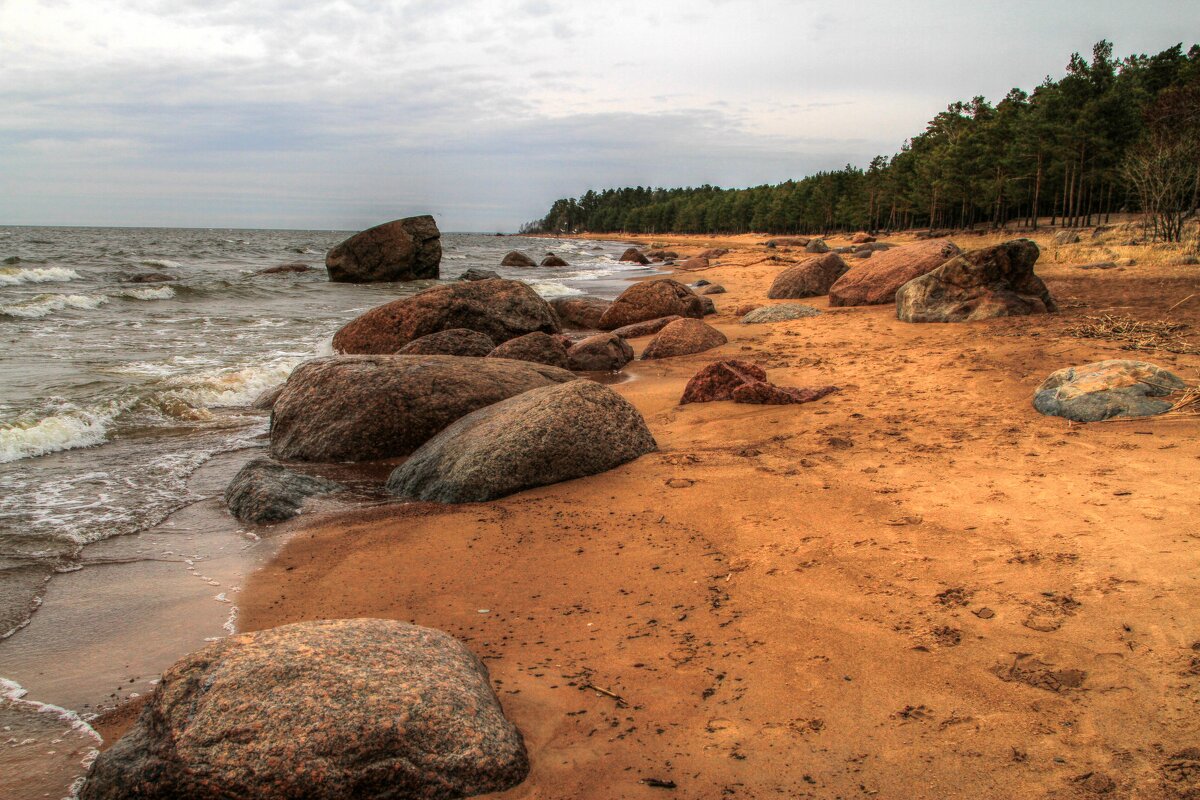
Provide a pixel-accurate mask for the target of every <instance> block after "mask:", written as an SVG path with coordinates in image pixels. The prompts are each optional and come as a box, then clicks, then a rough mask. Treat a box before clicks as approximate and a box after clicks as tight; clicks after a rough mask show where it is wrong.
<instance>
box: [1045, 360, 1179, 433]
mask: <svg viewBox="0 0 1200 800" xmlns="http://www.w3.org/2000/svg"><path fill="white" fill-rule="evenodd" d="M1185 388H1187V387H1186V384H1185V383H1184V382H1183V381H1182V380H1180V379H1179V376H1177V375H1175V374H1174V373H1172V372H1168V371H1167V370H1165V369H1163V368H1162V367H1159V366H1156V365H1154V364H1148V363H1146V362H1145V361H1130V360H1126V359H1111V360H1109V361H1097V362H1095V363H1093V364H1085V365H1083V366H1082V367H1067V368H1066V369H1060V370H1058V371H1057V372H1055V373H1053V374H1052V375H1050V377H1049V378H1046V380H1045V381H1044V382H1043V383H1042V385H1041V386H1039V387H1038V388H1037V391H1036V392H1035V393H1034V395H1033V407H1034V408H1036V409H1037V410H1038V411H1040V412H1041V413H1043V414H1046V415H1048V416H1055V417H1066V418H1067V419H1070V420H1074V421H1075V422H1100V421H1101V420H1106V419H1110V418H1112V417H1149V416H1153V415H1155V414H1162V413H1163V412H1165V411H1169V410H1170V409H1171V406H1172V405H1173V404H1174V403H1173V401H1172V399H1170V398H1169V395H1171V394H1172V393H1174V392H1178V391H1181V390H1183V389H1185Z"/></svg>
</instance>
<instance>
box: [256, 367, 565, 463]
mask: <svg viewBox="0 0 1200 800" xmlns="http://www.w3.org/2000/svg"><path fill="white" fill-rule="evenodd" d="M573 380H575V376H574V375H572V374H571V373H570V372H567V371H566V370H564V369H558V368H556V367H548V366H545V365H543V364H533V363H530V362H526V361H509V360H507V359H500V358H463V357H459V356H438V355H433V356H398V355H390V356H333V357H329V358H318V359H314V360H312V361H306V362H304V363H303V364H301V365H300V366H298V367H296V369H295V370H293V372H292V374H291V377H289V378H288V381H287V384H286V385H285V386H284V387H283V392H281V393H280V395H279V399H278V400H277V401H276V402H275V410H274V412H273V413H272V414H271V453H272V455H274V456H276V457H277V458H282V459H291V460H296V461H325V462H330V461H375V460H378V459H381V458H395V457H397V456H403V455H408V454H409V453H411V452H412V451H413V450H416V449H417V448H418V447H420V446H421V445H422V444H424V443H425V441H426V440H428V439H429V438H430V437H432V436H433V435H434V434H436V433H437V432H438V431H440V430H442V429H443V428H445V427H446V426H447V425H449V424H450V423H451V422H454V420H456V419H458V418H459V417H462V416H464V415H466V414H469V413H471V412H472V411H474V410H475V409H477V408H482V407H483V406H487V405H491V404H492V403H496V402H499V401H500V400H504V399H506V398H509V397H512V396H513V395H517V394H520V393H521V392H526V391H529V390H530V389H536V388H539V387H543V386H549V385H551V384H555V383H563V382H565V381H573Z"/></svg>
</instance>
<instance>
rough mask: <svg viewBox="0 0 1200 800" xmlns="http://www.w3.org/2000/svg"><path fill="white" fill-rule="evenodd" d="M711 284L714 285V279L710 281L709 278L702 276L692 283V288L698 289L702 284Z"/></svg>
mask: <svg viewBox="0 0 1200 800" xmlns="http://www.w3.org/2000/svg"><path fill="white" fill-rule="evenodd" d="M711 285H712V281H710V280H709V279H708V278H701V279H700V280H698V281H696V282H695V283H693V284H692V285H691V288H693V289H698V288H700V287H701V286H711Z"/></svg>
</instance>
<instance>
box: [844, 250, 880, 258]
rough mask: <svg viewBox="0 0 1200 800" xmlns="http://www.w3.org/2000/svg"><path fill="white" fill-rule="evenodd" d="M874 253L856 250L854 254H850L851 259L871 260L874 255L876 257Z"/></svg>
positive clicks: (872, 251)
mask: <svg viewBox="0 0 1200 800" xmlns="http://www.w3.org/2000/svg"><path fill="white" fill-rule="evenodd" d="M874 253H875V251H874V250H855V251H854V252H853V253H851V254H850V257H851V258H870V257H871V256H872V255H874Z"/></svg>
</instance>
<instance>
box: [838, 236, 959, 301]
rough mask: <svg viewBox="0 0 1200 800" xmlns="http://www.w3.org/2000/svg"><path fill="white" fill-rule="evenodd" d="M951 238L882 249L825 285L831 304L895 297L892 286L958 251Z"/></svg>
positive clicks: (942, 261) (927, 270)
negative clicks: (866, 260)
mask: <svg viewBox="0 0 1200 800" xmlns="http://www.w3.org/2000/svg"><path fill="white" fill-rule="evenodd" d="M961 252H962V250H960V249H959V248H958V246H957V245H956V244H954V242H951V241H948V240H946V239H933V240H929V241H925V242H919V243H917V244H910V245H907V246H905V247H896V248H893V249H891V250H883V251H880V252H878V253H876V254H875V256H874V257H873V258H871V260H870V261H869V262H868V263H866V264H863V265H862V266H859V267H855V268H854V269H852V270H850V271H849V272H847V273H846V274H845V275H843V276H842V277H840V278H838V280H837V282H836V283H834V284H833V286H831V287H829V305H831V306H876V305H883V304H885V303H891V302H894V301H895V300H896V290H897V289H899V288H900V287H901V286H903V285H904V284H906V283H908V282H909V281H911V280H912V279H913V278H919V277H921V276H922V275H924V274H926V273H928V272H932V271H933V270H935V269H937V268H938V267H940V266H941V265H942V264H945V263H946V262H947V261H949V260H950V259H951V258H954V257H955V256H956V255H958V254H959V253H961Z"/></svg>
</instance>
